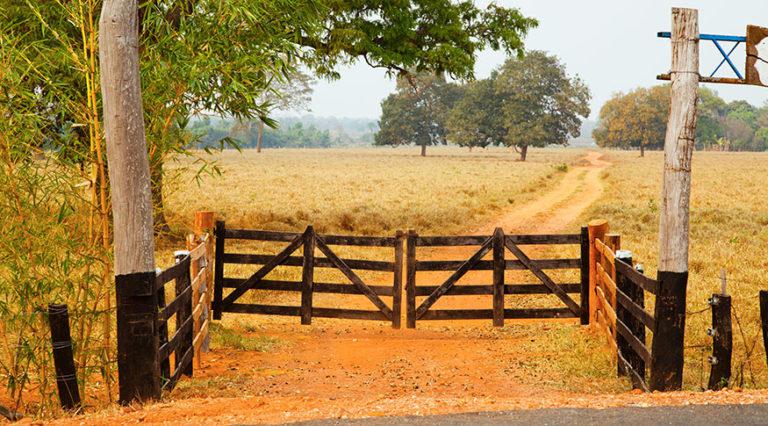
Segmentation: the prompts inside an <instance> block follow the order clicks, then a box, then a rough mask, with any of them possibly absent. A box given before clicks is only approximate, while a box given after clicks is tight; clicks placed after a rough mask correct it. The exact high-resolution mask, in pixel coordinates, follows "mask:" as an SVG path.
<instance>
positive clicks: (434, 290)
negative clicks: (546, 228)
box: [406, 228, 589, 328]
mask: <svg viewBox="0 0 768 426" xmlns="http://www.w3.org/2000/svg"><path fill="white" fill-rule="evenodd" d="M521 245H578V246H580V249H579V256H578V257H577V258H566V259H531V258H530V257H529V256H528V255H527V254H526V253H525V252H524V251H523V250H522V249H521V248H520V246H521ZM459 246H479V249H478V250H477V251H476V252H475V254H474V255H472V256H471V257H470V258H469V259H467V260H436V261H434V260H433V261H419V260H417V253H416V249H417V247H459ZM491 252H492V256H493V257H492V259H491V260H483V258H484V257H486V256H487V255H488V254H489V253H491ZM507 252H509V254H511V255H512V257H513V259H508V258H507ZM588 260H589V238H588V236H587V228H582V231H581V233H580V234H558V235H504V232H503V231H502V230H501V229H500V228H497V229H496V231H495V232H494V234H493V235H491V236H464V237H420V236H418V235H417V234H416V233H415V232H413V231H409V233H408V242H407V283H406V303H407V310H406V314H407V326H408V327H409V328H414V327H416V321H418V320H448V319H453V320H456V319H467V320H469V319H492V320H493V324H494V325H495V326H503V325H504V319H505V318H514V319H523V318H576V317H578V318H581V323H582V324H587V323H588V321H589V317H588V313H589V308H588V303H589V302H588V301H589V297H588V296H587V290H588V281H589V269H588V267H589V263H588ZM552 269H575V270H578V271H579V279H578V282H570V283H557V282H555V280H553V279H552V278H551V277H550V274H548V273H547V272H545V271H546V270H552ZM473 270H474V271H493V273H492V284H485V285H456V284H457V282H458V281H459V279H461V278H462V277H463V276H464V275H466V273H467V272H469V271H473ZM508 270H528V271H530V272H531V273H533V275H534V276H535V277H536V279H537V280H538V281H539V282H538V283H534V284H525V283H510V284H507V283H505V272H506V271H508ZM421 271H453V273H452V274H451V275H450V277H448V278H447V279H446V280H445V281H444V282H442V284H439V285H434V284H432V285H418V284H417V272H421ZM574 293H577V294H580V303H576V302H575V301H574V300H573V299H572V298H571V296H570V295H571V294H574ZM510 294H518V295H526V294H554V295H555V296H557V298H558V299H559V300H560V302H561V303H562V306H558V307H553V308H505V297H504V296H505V295H510ZM467 295H492V296H493V297H492V307H491V309H433V308H432V306H433V305H434V304H435V303H436V302H437V301H438V300H439V299H440V298H442V297H445V296H467ZM419 296H426V298H425V299H424V300H422V301H421V303H420V304H418V305H417V303H416V298H417V297H419Z"/></svg>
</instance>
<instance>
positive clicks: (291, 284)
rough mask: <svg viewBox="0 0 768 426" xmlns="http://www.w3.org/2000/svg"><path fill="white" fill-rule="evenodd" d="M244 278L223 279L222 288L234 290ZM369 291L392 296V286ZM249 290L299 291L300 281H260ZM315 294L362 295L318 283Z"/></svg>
mask: <svg viewBox="0 0 768 426" xmlns="http://www.w3.org/2000/svg"><path fill="white" fill-rule="evenodd" d="M244 281H245V278H224V288H236V287H237V286H238V285H239V284H240V283H242V282H244ZM368 287H369V288H370V289H371V290H373V291H374V293H376V294H377V295H379V296H392V286H385V285H369V286H368ZM251 290H254V291H258V290H273V291H296V292H298V291H301V281H280V280H261V281H259V282H258V283H257V284H256V285H255V286H254V287H253V288H252V289H251ZM313 291H314V292H315V293H332V294H352V295H360V296H362V295H363V294H362V293H361V292H360V290H358V289H357V287H355V286H354V285H353V284H340V283H318V282H315V283H314V285H313Z"/></svg>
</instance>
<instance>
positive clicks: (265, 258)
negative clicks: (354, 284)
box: [224, 253, 395, 272]
mask: <svg viewBox="0 0 768 426" xmlns="http://www.w3.org/2000/svg"><path fill="white" fill-rule="evenodd" d="M274 257H275V255H270V254H246V253H226V254H225V255H224V263H228V264H234V265H265V264H267V263H269V261H270V260H272V259H273V258H274ZM342 260H343V261H344V263H345V264H347V266H349V267H350V268H352V269H362V270H368V271H384V272H392V271H394V269H395V263H394V262H385V261H380V260H358V259H342ZM303 265H304V258H303V257H301V256H290V257H288V258H287V259H285V261H284V262H283V263H281V266H303ZM315 268H336V266H335V265H334V264H333V262H332V261H331V260H330V259H328V258H327V257H315Z"/></svg>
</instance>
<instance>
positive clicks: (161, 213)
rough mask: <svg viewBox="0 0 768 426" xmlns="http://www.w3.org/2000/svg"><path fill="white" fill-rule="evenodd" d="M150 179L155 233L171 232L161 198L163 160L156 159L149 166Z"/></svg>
mask: <svg viewBox="0 0 768 426" xmlns="http://www.w3.org/2000/svg"><path fill="white" fill-rule="evenodd" d="M149 172H150V176H151V179H152V207H153V211H154V216H153V217H154V221H155V235H157V234H167V233H169V232H171V227H170V226H169V225H168V221H167V220H165V202H164V199H163V161H162V160H157V161H155V162H153V163H152V165H151V166H150V170H149Z"/></svg>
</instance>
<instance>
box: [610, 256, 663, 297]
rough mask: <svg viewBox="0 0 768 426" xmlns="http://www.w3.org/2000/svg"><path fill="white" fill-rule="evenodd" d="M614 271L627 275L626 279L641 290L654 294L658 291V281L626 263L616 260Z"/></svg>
mask: <svg viewBox="0 0 768 426" xmlns="http://www.w3.org/2000/svg"><path fill="white" fill-rule="evenodd" d="M616 272H617V273H619V274H622V275H623V276H625V277H627V279H629V280H630V281H632V282H633V283H634V284H636V285H638V286H640V287H641V288H642V289H643V290H645V291H647V292H649V293H651V294H654V295H655V294H658V293H659V283H658V282H657V281H656V280H654V279H652V278H649V277H646V276H645V275H643V274H641V273H640V272H638V271H636V270H635V269H634V268H632V267H631V266H629V265H627V264H626V263H623V262H617V263H616Z"/></svg>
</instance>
